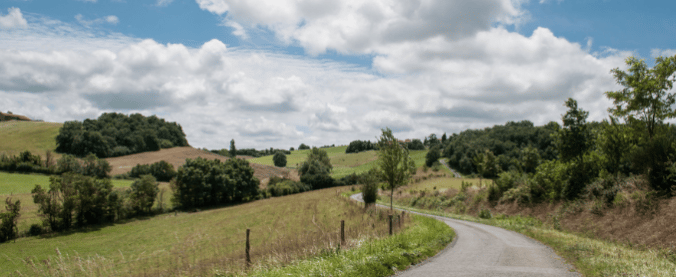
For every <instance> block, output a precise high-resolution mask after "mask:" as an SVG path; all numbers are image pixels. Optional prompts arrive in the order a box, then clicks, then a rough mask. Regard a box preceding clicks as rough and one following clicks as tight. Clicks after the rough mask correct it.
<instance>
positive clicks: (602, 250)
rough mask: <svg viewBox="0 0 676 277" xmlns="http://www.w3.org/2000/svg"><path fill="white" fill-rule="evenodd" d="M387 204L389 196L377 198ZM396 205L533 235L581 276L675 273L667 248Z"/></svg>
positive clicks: (532, 222)
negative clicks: (618, 241) (639, 245)
mask: <svg viewBox="0 0 676 277" xmlns="http://www.w3.org/2000/svg"><path fill="white" fill-rule="evenodd" d="M378 202H379V203H380V204H383V205H389V197H383V199H382V200H378ZM395 206H396V207H398V208H403V209H407V210H412V211H417V212H423V213H428V214H434V215H440V216H446V217H451V218H457V219H462V220H469V221H474V222H479V223H483V224H489V225H493V226H498V227H502V228H505V229H508V230H513V231H516V232H519V233H522V234H525V235H527V236H529V237H531V238H534V239H536V240H538V241H540V242H542V243H544V244H546V245H548V246H550V247H552V248H553V249H554V250H555V251H556V252H557V254H559V255H560V256H562V257H563V258H565V259H566V261H568V262H570V263H572V264H573V265H574V266H575V267H576V268H577V269H578V271H579V272H580V273H582V274H583V275H584V276H676V255H675V254H674V253H673V252H669V250H659V251H656V250H652V249H648V250H645V249H641V248H640V247H632V246H631V245H625V244H621V243H616V242H609V241H603V240H599V239H594V238H590V237H587V236H585V235H582V234H575V233H571V232H565V231H561V230H557V229H555V228H553V226H550V225H547V224H543V223H542V222H541V221H539V220H537V219H535V218H531V217H521V216H513V217H506V216H501V215H498V216H495V217H493V218H491V219H481V218H477V217H473V216H469V215H466V214H462V215H459V214H453V213H449V212H444V211H441V210H440V209H419V208H413V207H410V206H405V205H397V204H395Z"/></svg>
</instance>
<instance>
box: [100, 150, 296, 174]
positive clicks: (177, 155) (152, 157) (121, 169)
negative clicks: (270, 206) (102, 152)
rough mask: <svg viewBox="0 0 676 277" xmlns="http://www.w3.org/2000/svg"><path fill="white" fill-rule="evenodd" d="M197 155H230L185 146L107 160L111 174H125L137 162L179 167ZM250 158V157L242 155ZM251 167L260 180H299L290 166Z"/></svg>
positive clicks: (208, 157)
mask: <svg viewBox="0 0 676 277" xmlns="http://www.w3.org/2000/svg"><path fill="white" fill-rule="evenodd" d="M197 157H202V158H204V159H209V160H213V159H219V160H221V161H225V160H227V159H228V157H225V156H221V155H217V154H214V153H211V152H207V151H203V150H199V149H195V148H192V147H190V146H185V147H174V148H169V149H162V150H159V151H153V152H143V153H137V154H132V155H127V156H122V157H115V158H107V159H106V160H107V161H108V163H110V166H111V167H112V168H113V170H112V171H111V175H118V174H123V173H127V172H129V171H131V169H132V167H134V166H136V165H137V164H152V163H155V162H159V161H161V160H164V161H166V162H168V163H170V164H172V165H173V166H174V168H176V169H178V167H179V166H181V165H183V164H184V163H185V159H195V158H197ZM241 158H248V157H241ZM250 164H251V167H253V169H254V176H256V178H258V179H259V180H261V181H263V180H264V179H267V178H270V177H273V176H277V177H286V178H291V179H294V180H298V177H297V174H296V172H295V171H294V170H291V169H288V168H279V167H274V166H269V165H261V164H256V163H250Z"/></svg>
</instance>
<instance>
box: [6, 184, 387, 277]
mask: <svg viewBox="0 0 676 277" xmlns="http://www.w3.org/2000/svg"><path fill="white" fill-rule="evenodd" d="M385 218H386V216H385V215H384V214H380V213H379V212H371V213H365V212H364V210H363V207H362V206H361V205H360V204H357V203H355V202H352V201H350V200H348V199H347V198H345V197H343V196H340V195H339V193H338V188H330V189H325V190H319V191H312V192H308V193H303V194H297V195H291V196H286V197H278V198H271V199H266V200H260V201H255V202H251V203H246V204H242V205H238V206H233V207H226V208H219V209H212V210H205V211H201V212H196V213H178V214H173V213H171V214H164V215H160V216H156V217H152V218H142V219H135V220H130V221H128V222H124V223H119V224H111V225H106V226H98V227H93V228H89V229H86V230H77V231H73V232H68V233H62V234H56V235H53V236H46V237H27V238H20V239H17V240H16V242H10V243H3V244H0V253H2V254H1V256H2V258H0V275H2V276H5V275H8V274H10V273H14V272H20V273H22V274H26V275H34V274H35V275H63V276H72V275H80V274H82V275H117V276H140V275H148V276H157V275H179V274H180V275H204V274H208V275H210V274H213V273H214V272H216V271H218V272H221V273H223V272H231V273H232V272H241V270H242V268H243V267H242V266H243V261H244V256H243V254H244V244H245V232H246V229H247V228H249V229H251V249H252V260H253V262H254V264H256V265H257V266H258V267H262V266H263V265H265V266H272V265H275V264H281V263H286V262H288V261H290V260H293V259H296V258H302V257H306V256H308V255H314V254H317V253H321V252H322V251H326V250H325V249H331V248H336V247H337V244H339V226H340V220H345V221H346V222H345V224H346V236H347V238H348V245H347V247H351V246H353V245H355V244H356V243H359V239H360V238H361V239H363V238H365V237H378V236H381V235H383V234H385V232H386V230H387V224H386V221H385Z"/></svg>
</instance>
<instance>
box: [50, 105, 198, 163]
mask: <svg viewBox="0 0 676 277" xmlns="http://www.w3.org/2000/svg"><path fill="white" fill-rule="evenodd" d="M56 145H57V148H56V150H57V151H58V152H61V153H68V154H72V155H76V156H85V155H87V154H89V153H93V154H95V155H96V156H97V157H99V158H105V157H111V156H119V155H126V154H131V153H139V152H145V151H155V150H159V149H160V148H161V147H162V146H167V147H173V146H187V145H188V141H187V140H186V139H185V134H184V133H183V129H182V128H181V126H180V125H178V124H176V123H175V122H166V121H165V120H164V119H160V118H158V117H156V116H154V115H153V116H149V117H145V116H143V115H141V114H132V115H129V116H127V115H125V114H118V113H104V114H102V115H101V116H99V118H98V119H94V120H92V119H85V120H84V121H83V122H80V121H68V122H66V123H64V124H63V127H61V129H60V130H59V134H58V135H57V137H56Z"/></svg>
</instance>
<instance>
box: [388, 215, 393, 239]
mask: <svg viewBox="0 0 676 277" xmlns="http://www.w3.org/2000/svg"><path fill="white" fill-rule="evenodd" d="M388 217H389V218H390V236H391V235H392V218H393V217H394V216H393V215H389V216H388Z"/></svg>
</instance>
